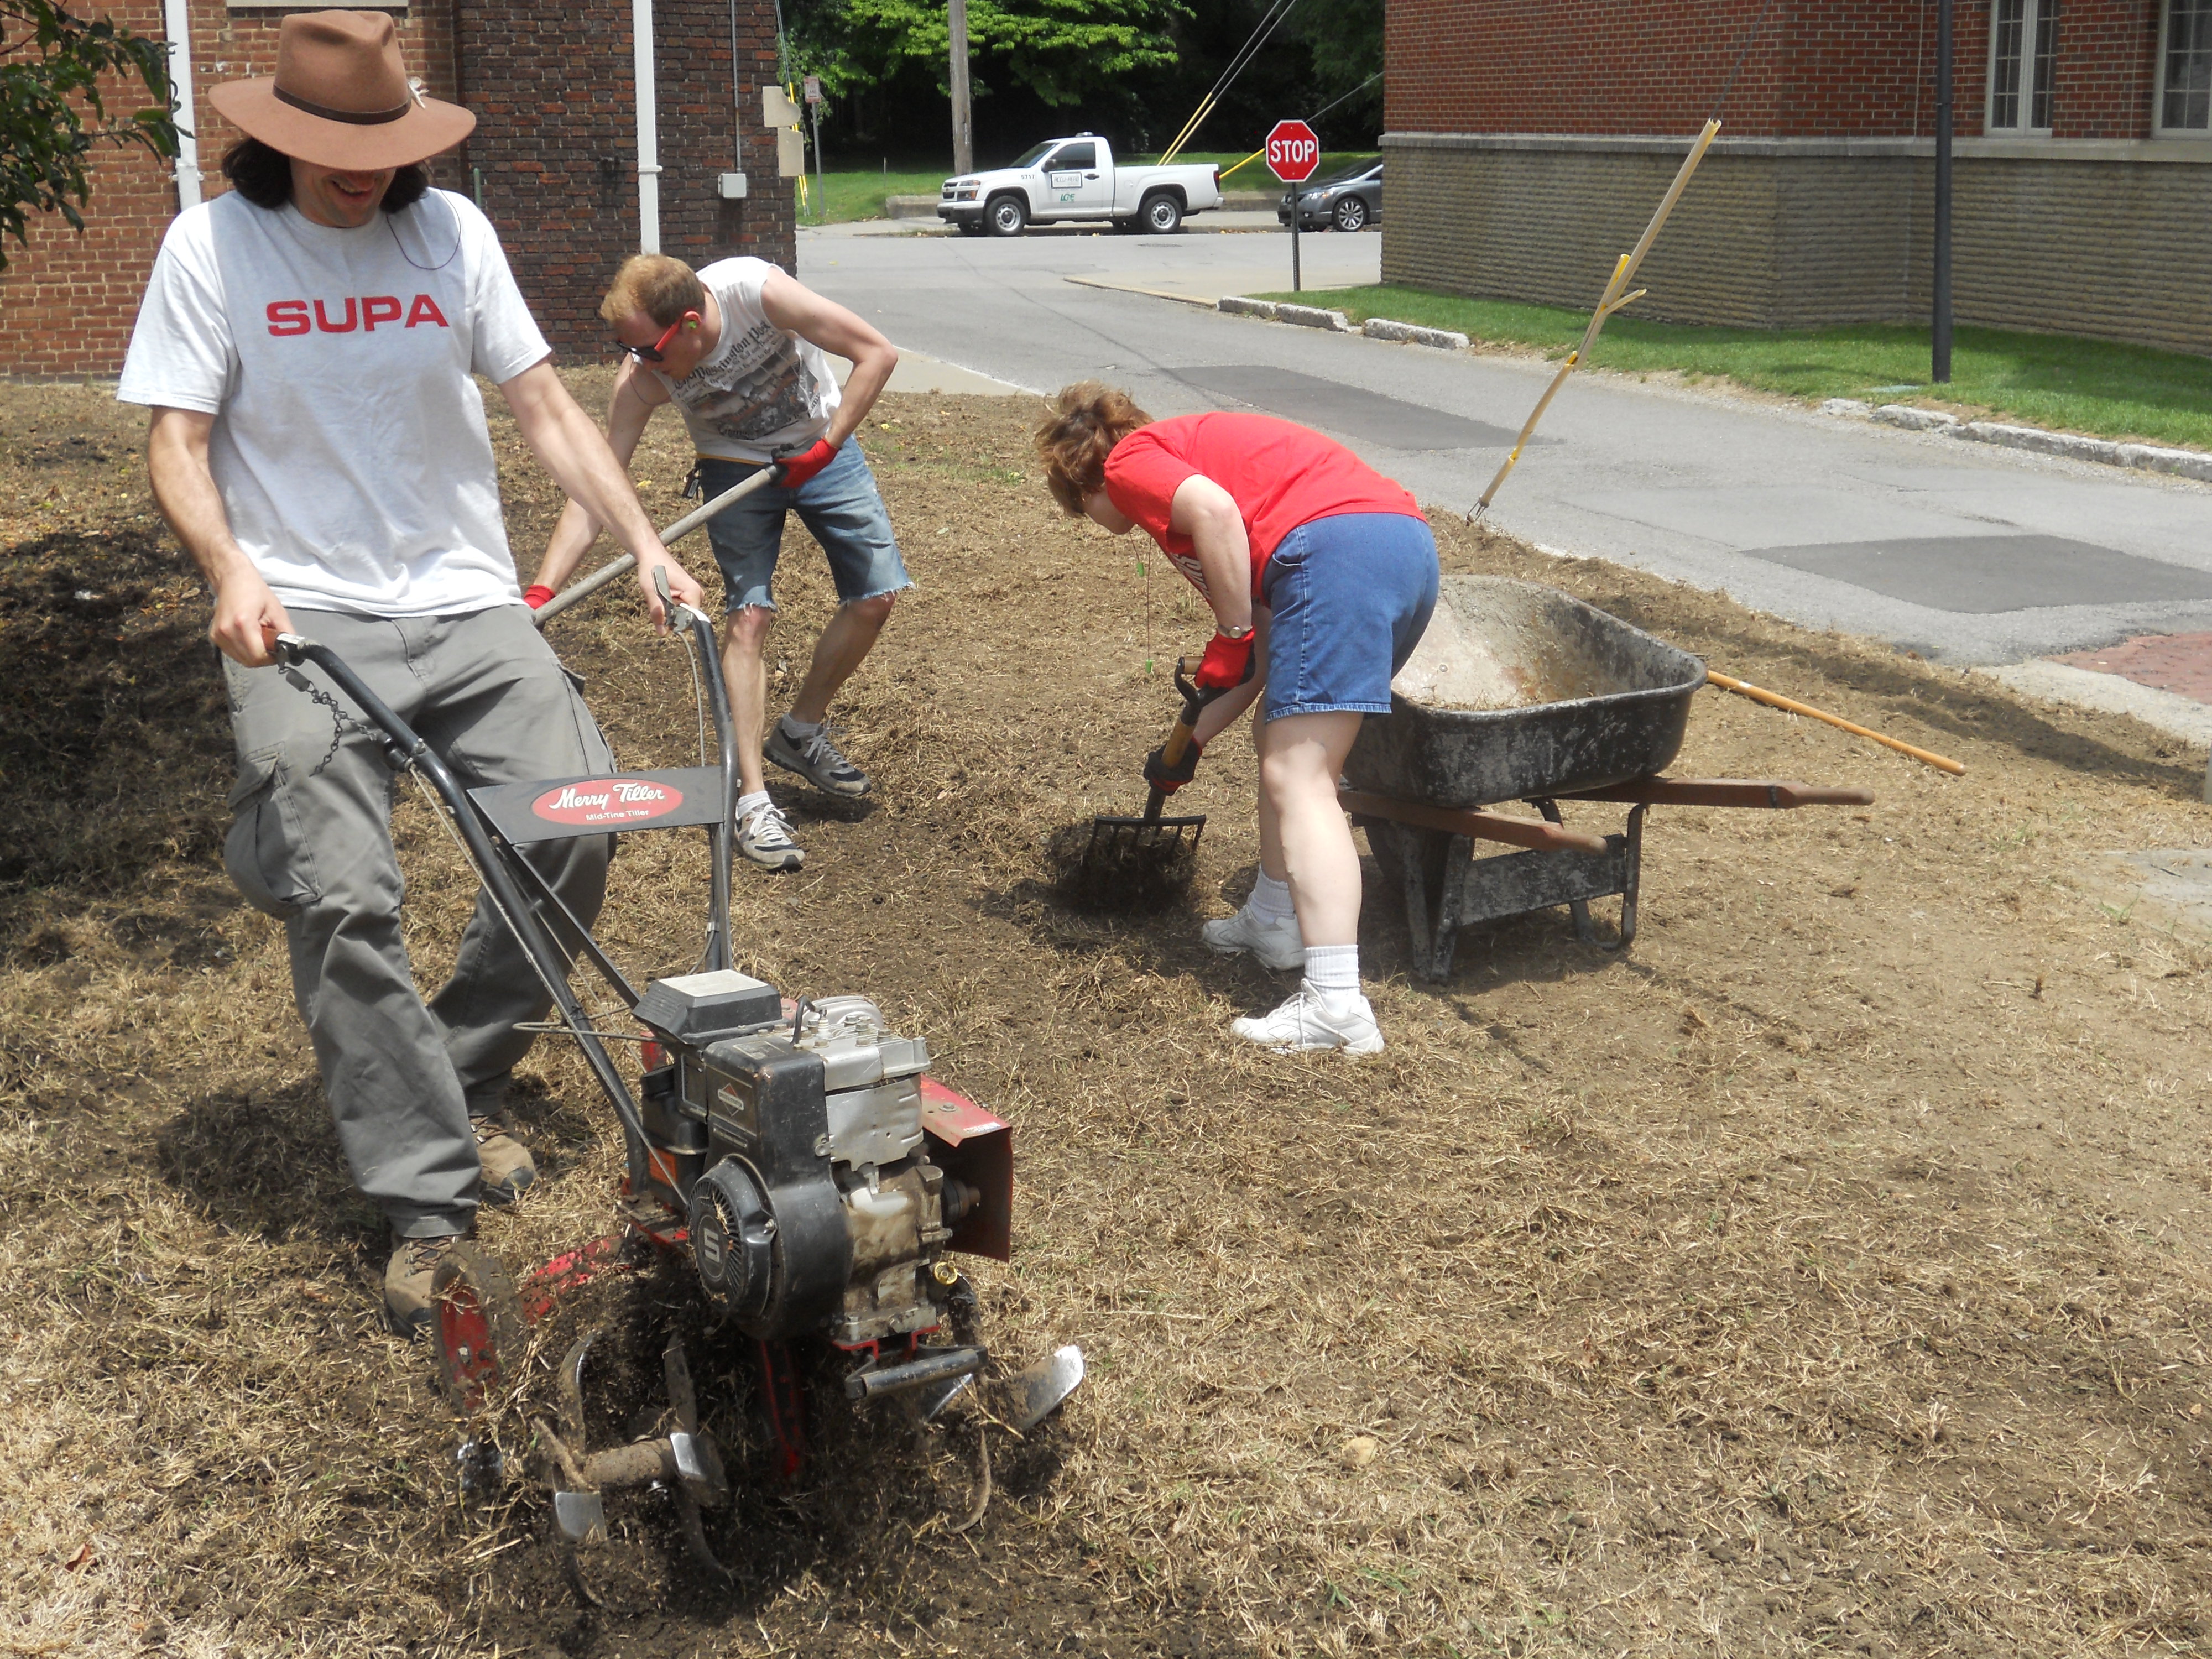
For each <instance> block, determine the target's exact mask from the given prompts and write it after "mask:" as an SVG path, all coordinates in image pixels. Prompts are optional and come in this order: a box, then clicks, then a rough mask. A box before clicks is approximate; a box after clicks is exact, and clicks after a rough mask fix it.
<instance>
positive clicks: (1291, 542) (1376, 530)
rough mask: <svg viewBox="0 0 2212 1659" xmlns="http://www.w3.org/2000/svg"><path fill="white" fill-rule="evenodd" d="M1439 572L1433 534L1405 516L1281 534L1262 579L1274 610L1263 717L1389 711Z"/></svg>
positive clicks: (1311, 525) (1341, 519) (1433, 602)
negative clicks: (1394, 680)
mask: <svg viewBox="0 0 2212 1659" xmlns="http://www.w3.org/2000/svg"><path fill="white" fill-rule="evenodd" d="M1260 597H1261V601H1262V602H1263V603H1264V604H1265V605H1267V609H1268V610H1269V611H1271V612H1272V613H1273V620H1272V622H1271V623H1269V625H1268V629H1267V692H1266V695H1265V697H1264V699H1263V702H1262V705H1261V715H1262V717H1263V718H1265V719H1267V720H1279V719H1281V718H1282V717H1283V716H1284V715H1285V714H1389V712H1390V677H1391V676H1392V675H1393V674H1395V673H1396V672H1397V671H1399V670H1400V669H1401V668H1403V667H1404V666H1405V665H1406V659H1407V658H1408V657H1410V656H1412V655H1413V647H1415V646H1417V645H1419V643H1420V642H1421V635H1422V633H1423V631H1424V630H1425V629H1427V627H1428V625H1429V615H1430V613H1431V611H1434V610H1435V609H1436V608H1437V539H1436V538H1435V537H1434V536H1432V535H1431V534H1430V533H1429V526H1428V521H1427V520H1425V519H1416V518H1413V517H1412V516H1410V515H1409V514H1407V513H1343V514H1341V515H1340V516H1338V517H1336V518H1332V519H1315V520H1310V521H1309V522H1307V523H1305V524H1302V525H1300V526H1298V527H1297V529H1296V530H1293V531H1292V532H1291V533H1290V534H1289V535H1287V536H1285V537H1284V538H1283V539H1282V541H1281V542H1280V543H1279V544H1277V546H1276V548H1275V551H1274V556H1273V557H1272V558H1270V559H1269V560H1268V561H1267V568H1266V570H1265V571H1264V572H1263V573H1262V574H1261V578H1260Z"/></svg>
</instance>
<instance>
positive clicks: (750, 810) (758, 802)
mask: <svg viewBox="0 0 2212 1659" xmlns="http://www.w3.org/2000/svg"><path fill="white" fill-rule="evenodd" d="M769 804H770V803H769V798H768V791H767V790H765V789H756V790H754V791H753V793H751V794H750V795H740V796H738V817H740V818H747V817H751V816H752V815H753V814H754V813H755V812H757V811H760V810H761V808H762V807H763V806H766V805H769Z"/></svg>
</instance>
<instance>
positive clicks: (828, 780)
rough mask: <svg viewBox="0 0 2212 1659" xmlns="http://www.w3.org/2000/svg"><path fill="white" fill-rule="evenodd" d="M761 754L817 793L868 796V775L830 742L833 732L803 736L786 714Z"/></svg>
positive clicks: (778, 722) (826, 728) (819, 732)
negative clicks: (821, 790)
mask: <svg viewBox="0 0 2212 1659" xmlns="http://www.w3.org/2000/svg"><path fill="white" fill-rule="evenodd" d="M761 752H762V753H763V754H764V755H766V756H767V757H769V759H770V760H772V761H774V762H775V763H776V764H777V765H778V766H781V768H782V769H784V770H785V771H787V772H796V773H798V774H799V776H800V777H802V778H805V780H806V781H807V782H809V783H811V784H812V785H813V786H814V787H816V788H817V789H826V790H828V791H829V793H831V794H833V795H850V796H860V795H865V794H866V793H868V775H867V774H866V772H863V771H862V770H861V769H860V768H859V767H857V766H855V765H854V764H853V763H852V762H850V761H848V760H847V759H846V758H845V757H844V756H843V755H842V754H840V753H839V752H838V751H837V745H836V744H834V743H832V742H830V741H829V727H828V726H823V727H822V728H821V729H820V730H818V731H817V732H812V733H811V734H809V735H806V736H803V737H802V736H801V735H799V733H798V732H793V730H792V729H791V716H790V715H788V714H786V715H785V716H784V717H783V718H782V719H781V720H778V721H777V722H776V723H775V730H774V731H772V732H769V734H768V742H767V743H766V744H763V746H762V750H761Z"/></svg>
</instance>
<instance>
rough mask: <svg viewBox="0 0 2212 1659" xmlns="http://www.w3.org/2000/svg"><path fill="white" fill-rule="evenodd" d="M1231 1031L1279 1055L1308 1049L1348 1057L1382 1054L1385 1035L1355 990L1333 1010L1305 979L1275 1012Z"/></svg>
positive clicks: (1233, 1026) (1242, 1021)
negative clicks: (1337, 1052) (1328, 1050)
mask: <svg viewBox="0 0 2212 1659" xmlns="http://www.w3.org/2000/svg"><path fill="white" fill-rule="evenodd" d="M1229 1029H1230V1030H1231V1031H1234V1032H1235V1033H1236V1034H1237V1036H1241V1037H1243V1039H1244V1040H1245V1041H1246V1042H1261V1043H1265V1044H1266V1045H1267V1047H1268V1048H1271V1049H1273V1051H1274V1052H1275V1053H1277V1054H1296V1053H1297V1052H1298V1051H1300V1050H1301V1049H1306V1048H1341V1049H1343V1050H1344V1052H1345V1053H1346V1054H1381V1053H1382V1052H1383V1033H1382V1031H1381V1030H1379V1029H1377V1027H1376V1024H1375V1011H1374V1010H1373V1009H1372V1008H1370V1007H1369V1006H1367V999H1366V998H1365V997H1364V996H1361V995H1360V994H1358V992H1357V991H1355V992H1353V993H1352V994H1351V996H1350V998H1349V1000H1340V1001H1339V1002H1338V1003H1337V1005H1336V1006H1335V1008H1334V1010H1332V1009H1331V1008H1330V1007H1329V1006H1328V1003H1327V1002H1325V1001H1323V1000H1322V994H1321V993H1320V992H1318V991H1316V990H1315V989H1314V988H1313V987H1312V986H1310V985H1309V984H1307V983H1306V982H1305V981H1304V980H1300V981H1298V988H1297V990H1295V991H1293V992H1291V999H1290V1000H1289V1001H1287V1002H1285V1004H1283V1006H1281V1007H1279V1008H1278V1009H1276V1010H1275V1011H1274V1012H1273V1013H1271V1014H1261V1015H1260V1016H1258V1017H1257V1018H1250V1019H1240V1020H1237V1021H1236V1022H1235V1023H1234V1024H1231V1026H1230V1028H1229Z"/></svg>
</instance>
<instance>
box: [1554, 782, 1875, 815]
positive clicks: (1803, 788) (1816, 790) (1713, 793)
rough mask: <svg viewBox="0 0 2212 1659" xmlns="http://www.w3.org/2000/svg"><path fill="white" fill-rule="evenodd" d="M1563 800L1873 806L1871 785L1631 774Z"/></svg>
mask: <svg viewBox="0 0 2212 1659" xmlns="http://www.w3.org/2000/svg"><path fill="white" fill-rule="evenodd" d="M1559 799H1561V800H1616V801H1630V802H1635V803H1638V804H1641V805H1645V806H1752V807H1768V808H1772V809H1775V810H1778V811H1786V810H1788V809H1789V808H1790V807H1793V806H1871V805H1874V791H1873V790H1871V789H1846V788H1832V787H1828V786H1826V785H1824V784H1817V783H1782V782H1778V781H1765V780H1761V779H1752V778H1662V777H1650V778H1631V779H1630V780H1629V781H1627V782H1626V783H1614V784H1608V785H1607V786H1606V787H1604V788H1602V789H1577V790H1576V791H1575V792H1574V793H1572V794H1570V795H1561V796H1559Z"/></svg>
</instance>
